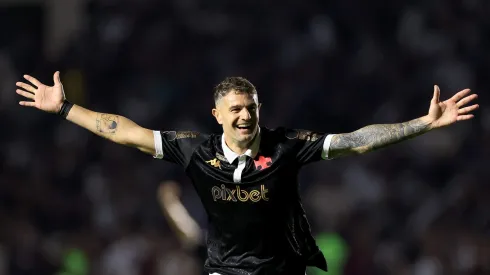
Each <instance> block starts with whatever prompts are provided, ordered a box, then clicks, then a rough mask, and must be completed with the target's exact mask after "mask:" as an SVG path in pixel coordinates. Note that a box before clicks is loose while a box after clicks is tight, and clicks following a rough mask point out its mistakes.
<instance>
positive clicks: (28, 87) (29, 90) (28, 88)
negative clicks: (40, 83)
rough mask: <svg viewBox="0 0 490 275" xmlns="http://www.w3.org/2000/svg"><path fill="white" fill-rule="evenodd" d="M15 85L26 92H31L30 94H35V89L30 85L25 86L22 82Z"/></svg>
mask: <svg viewBox="0 0 490 275" xmlns="http://www.w3.org/2000/svg"><path fill="white" fill-rule="evenodd" d="M15 85H16V86H17V87H20V88H22V89H24V90H26V91H28V92H31V93H36V88H34V87H32V86H31V85H29V84H27V83H24V82H17V83H15Z"/></svg>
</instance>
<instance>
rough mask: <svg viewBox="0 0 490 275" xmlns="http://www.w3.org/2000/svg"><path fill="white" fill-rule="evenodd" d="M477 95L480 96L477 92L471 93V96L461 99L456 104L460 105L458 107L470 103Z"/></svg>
mask: <svg viewBox="0 0 490 275" xmlns="http://www.w3.org/2000/svg"><path fill="white" fill-rule="evenodd" d="M477 97H478V95H477V94H474V95H469V96H467V97H465V98H463V99H461V100H460V101H458V103H456V106H458V107H461V106H464V105H466V104H468V103H470V102H471V101H472V100H474V99H476V98H477Z"/></svg>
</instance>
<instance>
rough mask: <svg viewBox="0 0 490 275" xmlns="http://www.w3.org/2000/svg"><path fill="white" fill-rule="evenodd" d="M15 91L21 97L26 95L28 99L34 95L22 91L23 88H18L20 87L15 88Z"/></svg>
mask: <svg viewBox="0 0 490 275" xmlns="http://www.w3.org/2000/svg"><path fill="white" fill-rule="evenodd" d="M15 92H16V93H17V94H19V95H21V96H23V97H27V98H28V99H32V100H34V95H33V94H31V93H28V92H26V91H23V90H20V89H17V90H15Z"/></svg>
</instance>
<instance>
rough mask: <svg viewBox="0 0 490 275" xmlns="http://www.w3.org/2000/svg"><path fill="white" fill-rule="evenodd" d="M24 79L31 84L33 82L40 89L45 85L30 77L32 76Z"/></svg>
mask: <svg viewBox="0 0 490 275" xmlns="http://www.w3.org/2000/svg"><path fill="white" fill-rule="evenodd" d="M24 78H25V79H27V80H28V81H29V82H31V83H32V84H34V85H35V86H36V87H39V86H41V85H43V84H42V83H41V82H39V80H37V79H36V78H34V77H32V76H30V75H27V74H26V75H24Z"/></svg>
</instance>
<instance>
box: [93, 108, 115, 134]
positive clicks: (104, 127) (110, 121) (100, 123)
mask: <svg viewBox="0 0 490 275" xmlns="http://www.w3.org/2000/svg"><path fill="white" fill-rule="evenodd" d="M96 126H97V131H98V132H100V133H102V134H115V133H116V132H117V127H118V126H119V116H117V115H111V114H101V113H99V114H97V119H96Z"/></svg>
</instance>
